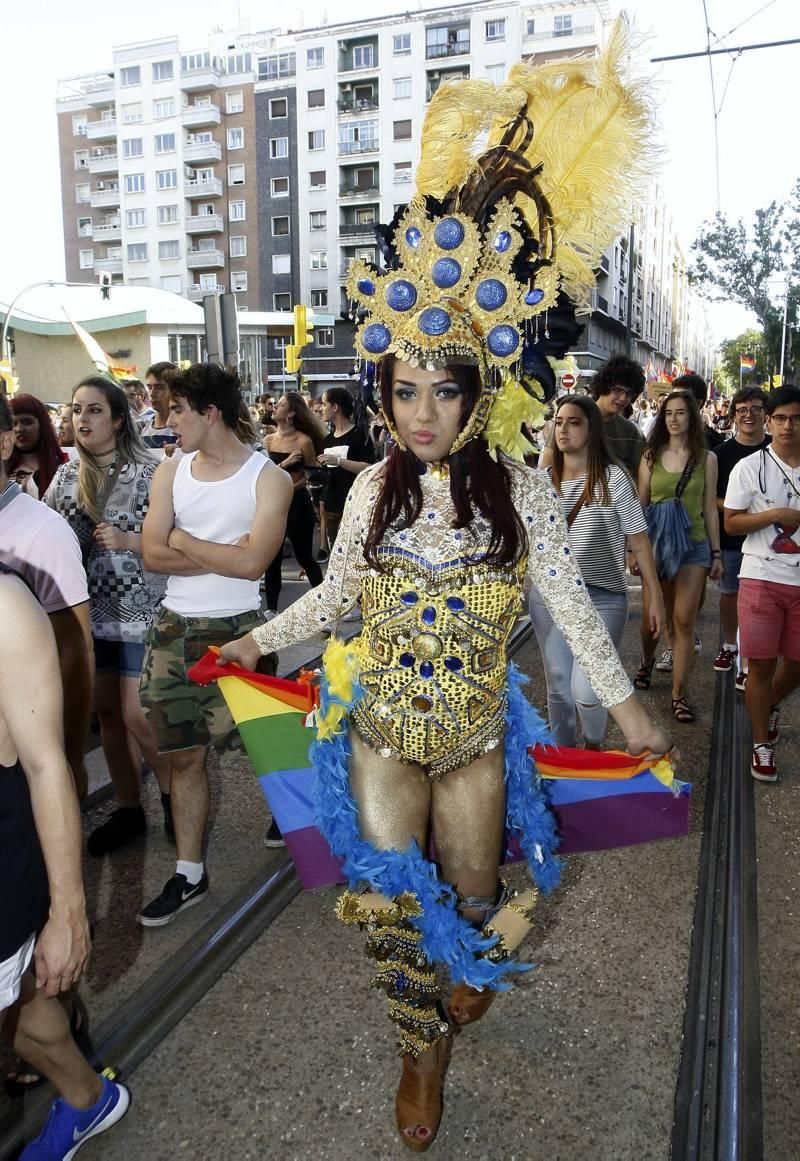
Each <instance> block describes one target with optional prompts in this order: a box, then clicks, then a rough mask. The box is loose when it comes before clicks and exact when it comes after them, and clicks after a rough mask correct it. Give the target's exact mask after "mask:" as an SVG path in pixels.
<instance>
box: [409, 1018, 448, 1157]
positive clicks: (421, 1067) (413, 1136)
mask: <svg viewBox="0 0 800 1161" xmlns="http://www.w3.org/2000/svg"><path fill="white" fill-rule="evenodd" d="M451 1044H452V1040H451V1038H450V1036H442V1037H441V1039H439V1040H437V1041H436V1043H435V1044H434V1045H432V1047H430V1048H428V1049H426V1050H425V1052H422V1053H421V1054H420V1055H419V1056H418V1057H417V1058H416V1060H415V1059H414V1058H413V1056H411V1055H410V1054H409V1053H404V1055H403V1056H402V1058H401V1059H402V1061H403V1075H402V1076H401V1077H400V1085H399V1087H398V1089H397V1098H396V1100H395V1116H396V1118H397V1131H398V1133H399V1134H400V1140H401V1141H402V1142H403V1144H404V1145H405V1147H406V1148H407V1149H411V1151H412V1152H413V1153H425V1152H427V1150H428V1149H430V1147H431V1145H432V1144H433V1142H434V1141H435V1140H436V1134H437V1133H438V1131H439V1124H440V1122H441V1119H442V1106H443V1101H444V1078H445V1075H446V1073H447V1066H448V1064H449V1062H450V1048H451Z"/></svg>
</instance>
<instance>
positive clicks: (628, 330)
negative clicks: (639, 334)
mask: <svg viewBox="0 0 800 1161" xmlns="http://www.w3.org/2000/svg"><path fill="white" fill-rule="evenodd" d="M635 240H636V226H635V224H634V223H633V222H631V230H630V235H629V237H628V316H627V319H626V321H625V354H626V355H627V356H628V358H629V359H632V358H633V294H634V286H633V280H634V275H635V263H634V261H633V245H634V242H635Z"/></svg>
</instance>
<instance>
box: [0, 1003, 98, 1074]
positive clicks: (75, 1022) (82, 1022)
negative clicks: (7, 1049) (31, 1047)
mask: <svg viewBox="0 0 800 1161" xmlns="http://www.w3.org/2000/svg"><path fill="white" fill-rule="evenodd" d="M69 1030H70V1033H71V1034H72V1039H73V1040H74V1041H75V1043H76V1044H77V1045H78V1048H80V1050H81V1052H82V1053H83V1054H84V1056H90V1055H91V1054H92V1051H93V1049H92V1043H91V1041H90V1039H89V1016H88V1013H87V1011H86V1009H85V1008H84V1006H83V1003H82V1002H81V1001H80V1000H79V999H78V997H77V996H73V997H72V1015H71V1016H70V1018H69ZM24 1078H29V1079H24ZM46 1080H47V1077H46V1076H44V1075H43V1074H42V1073H41V1072H39V1070H38V1069H37V1068H34V1067H33V1065H32V1064H29V1063H28V1062H27V1060H22V1058H21V1057H17V1059H16V1060H15V1061H14V1065H13V1067H12V1068H11V1070H10V1071H9V1072H8V1073H7V1074H6V1077H5V1081H4V1085H5V1090H6V1092H7V1093H8V1095H9V1096H10V1097H20V1096H24V1095H25V1093H27V1092H32V1091H33V1089H35V1088H40V1087H41V1085H43V1084H44V1083H45V1081H46Z"/></svg>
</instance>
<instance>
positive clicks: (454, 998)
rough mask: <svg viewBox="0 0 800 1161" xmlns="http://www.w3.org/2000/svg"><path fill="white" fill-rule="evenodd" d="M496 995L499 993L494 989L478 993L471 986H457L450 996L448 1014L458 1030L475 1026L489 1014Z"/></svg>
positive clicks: (485, 989) (486, 989)
mask: <svg viewBox="0 0 800 1161" xmlns="http://www.w3.org/2000/svg"><path fill="white" fill-rule="evenodd" d="M496 995H497V992H496V991H495V990H494V989H493V988H484V989H483V991H478V989H477V988H471V987H470V986H469V984H456V986H455V987H454V988H453V991H452V992H451V994H450V1003H449V1005H448V1008H447V1014H448V1016H449V1017H450V1019H451V1021H452V1022H453V1024H455V1025H456V1027H457V1028H464V1027H466V1025H467V1024H474V1023H475V1022H476V1020H480V1018H481V1016H483V1015H485V1013H486V1012H488V1010H489V1008H490V1007H491V1005H492V1002H493V1000H494V998H495V996H496Z"/></svg>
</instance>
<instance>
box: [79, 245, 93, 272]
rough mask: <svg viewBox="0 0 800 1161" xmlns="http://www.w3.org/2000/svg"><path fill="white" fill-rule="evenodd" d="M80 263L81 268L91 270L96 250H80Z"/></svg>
mask: <svg viewBox="0 0 800 1161" xmlns="http://www.w3.org/2000/svg"><path fill="white" fill-rule="evenodd" d="M78 265H79V266H80V268H81V270H91V269H92V267H93V266H94V250H79V251H78Z"/></svg>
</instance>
